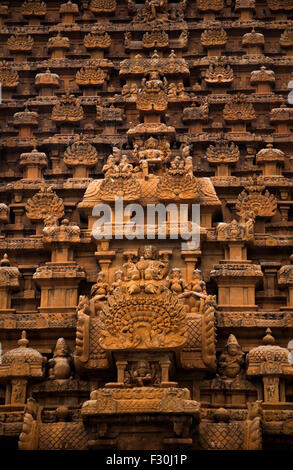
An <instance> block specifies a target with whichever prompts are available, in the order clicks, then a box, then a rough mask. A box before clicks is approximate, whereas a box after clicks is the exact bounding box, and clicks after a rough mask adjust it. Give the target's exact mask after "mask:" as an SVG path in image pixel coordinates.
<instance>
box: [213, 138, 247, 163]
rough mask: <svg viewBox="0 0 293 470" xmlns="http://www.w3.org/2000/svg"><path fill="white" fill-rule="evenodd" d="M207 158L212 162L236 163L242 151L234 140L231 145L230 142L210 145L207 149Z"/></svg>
mask: <svg viewBox="0 0 293 470" xmlns="http://www.w3.org/2000/svg"><path fill="white" fill-rule="evenodd" d="M206 156H207V160H208V162H210V163H236V162H237V161H238V160H239V157H240V151H239V148H238V146H237V145H235V144H234V142H231V144H230V145H229V144H228V142H225V141H223V142H221V143H217V144H216V145H210V146H209V147H208V148H207V151H206Z"/></svg>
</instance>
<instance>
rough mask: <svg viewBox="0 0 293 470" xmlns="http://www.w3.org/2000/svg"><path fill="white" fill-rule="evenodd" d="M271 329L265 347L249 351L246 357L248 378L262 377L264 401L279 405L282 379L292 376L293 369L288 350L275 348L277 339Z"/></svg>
mask: <svg viewBox="0 0 293 470" xmlns="http://www.w3.org/2000/svg"><path fill="white" fill-rule="evenodd" d="M271 333H272V332H271V330H270V328H267V329H266V335H265V336H264V338H263V345H261V346H257V347H256V348H253V349H251V350H250V351H249V353H248V354H247V356H246V361H247V371H246V374H247V375H248V376H262V379H263V387H264V401H265V402H271V403H277V402H279V401H280V379H281V378H282V377H287V376H291V375H292V374H293V367H292V365H291V364H290V363H289V360H288V356H289V351H288V349H285V348H281V347H280V346H275V344H274V343H275V338H274V337H273V336H272V334H271Z"/></svg>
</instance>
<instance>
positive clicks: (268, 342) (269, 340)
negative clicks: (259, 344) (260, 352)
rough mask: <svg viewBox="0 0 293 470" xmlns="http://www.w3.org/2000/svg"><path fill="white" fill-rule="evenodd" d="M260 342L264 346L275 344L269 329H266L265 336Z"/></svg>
mask: <svg viewBox="0 0 293 470" xmlns="http://www.w3.org/2000/svg"><path fill="white" fill-rule="evenodd" d="M262 340H263V343H264V344H265V345H273V344H274V343H275V338H274V337H273V335H272V330H271V329H270V328H267V329H266V335H265V336H264V337H263V339H262Z"/></svg>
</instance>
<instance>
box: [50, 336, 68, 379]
mask: <svg viewBox="0 0 293 470" xmlns="http://www.w3.org/2000/svg"><path fill="white" fill-rule="evenodd" d="M71 362H72V358H71V355H70V354H69V350H68V347H67V344H66V342H65V339H64V338H59V339H58V340H57V343H56V347H55V351H54V355H53V359H50V360H49V362H48V364H49V368H50V369H49V378H50V379H59V380H64V379H68V378H70V377H71V378H72V376H71V367H70V366H71Z"/></svg>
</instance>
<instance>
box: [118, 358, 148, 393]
mask: <svg viewBox="0 0 293 470" xmlns="http://www.w3.org/2000/svg"><path fill="white" fill-rule="evenodd" d="M154 377H155V368H154V365H153V364H150V363H149V362H148V361H144V360H142V361H138V362H137V364H135V365H134V366H133V367H132V368H131V369H130V370H129V371H126V372H125V379H124V383H125V385H127V386H131V385H132V386H134V387H145V386H148V385H151V384H152V382H153V380H154Z"/></svg>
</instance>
